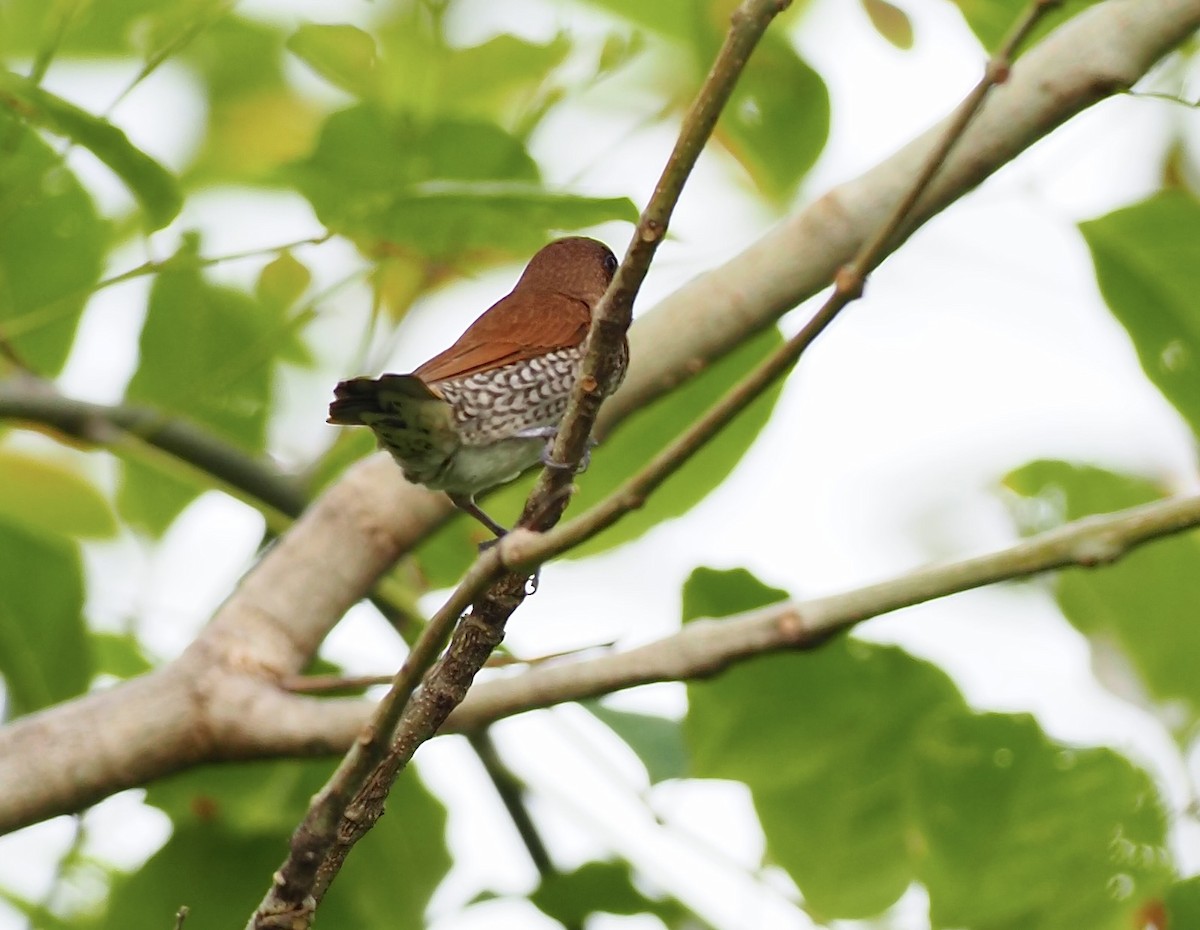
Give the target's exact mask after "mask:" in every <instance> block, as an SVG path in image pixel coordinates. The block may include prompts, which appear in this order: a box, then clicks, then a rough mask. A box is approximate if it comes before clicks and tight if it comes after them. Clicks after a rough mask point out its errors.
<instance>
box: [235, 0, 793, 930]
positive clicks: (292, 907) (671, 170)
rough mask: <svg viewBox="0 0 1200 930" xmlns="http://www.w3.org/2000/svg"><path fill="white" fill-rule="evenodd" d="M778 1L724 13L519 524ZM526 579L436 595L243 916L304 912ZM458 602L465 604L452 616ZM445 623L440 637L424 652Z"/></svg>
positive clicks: (616, 348) (578, 445)
mask: <svg viewBox="0 0 1200 930" xmlns="http://www.w3.org/2000/svg"><path fill="white" fill-rule="evenodd" d="M789 3H790V0H744V2H743V3H742V4H741V5H740V6H739V7H738V9H737V10H736V11H735V12H734V14H733V16H732V18H731V23H730V27H729V31H728V33H727V34H726V39H725V43H724V45H723V46H722V47H721V50H720V52H719V53H718V55H717V59H716V61H715V62H714V64H713V67H712V70H711V71H710V72H709V74H708V77H707V78H706V79H705V81H704V84H703V86H702V87H701V89H700V93H699V95H698V97H697V99H696V102H695V103H694V104H693V106H692V108H691V110H690V111H689V113H688V115H687V117H686V118H685V119H684V122H683V126H682V128H681V130H680V136H679V140H678V142H677V143H676V145H675V149H674V151H673V152H672V155H671V158H670V159H669V160H668V162H667V166H666V167H665V168H664V170H663V174H662V177H661V179H660V181H659V183H658V186H657V187H656V189H655V191H654V194H653V195H652V196H651V199H650V203H649V205H648V206H647V208H646V211H645V213H643V215H642V218H641V220H640V221H639V223H638V227H637V230H636V232H635V237H634V241H633V244H632V245H631V246H630V248H629V251H628V253H627V255H626V257H625V260H624V261H623V262H622V263H621V267H620V268H619V269H618V271H617V274H616V277H615V279H614V281H613V283H612V285H611V286H610V287H609V289H608V293H607V294H605V296H604V298H603V299H602V300H601V302H600V305H599V306H598V307H597V308H596V311H595V312H594V314H593V319H592V327H591V330H590V332H589V334H588V339H587V344H586V345H587V347H586V351H585V355H584V358H583V361H582V363H581V367H580V375H579V378H578V379H577V382H576V385H575V389H574V390H573V392H572V396H571V399H570V402H569V403H568V405H567V410H566V413H565V415H564V418H563V421H562V422H561V424H560V426H559V434H558V439H557V440H556V442H555V447H554V454H555V455H556V456H557V461H559V462H565V463H566V464H567V466H568V467H567V468H565V469H563V468H558V469H552V468H547V469H545V471H544V472H543V475H542V478H541V480H540V481H539V482H538V484H537V485H536V486H535V488H534V490H533V492H532V493H531V495H530V497H529V500H528V502H527V503H526V506H525V512H524V514H523V515H522V517H521V520H520V525H521V526H523V527H536V528H539V529H541V528H546V527H548V526H551V525H553V524H554V523H555V522H556V521H557V520H558V517H559V515H560V514H561V513H562V510H563V508H564V507H565V506H566V495H565V493H564V492H566V491H567V490H568V489H569V486H570V476H571V474H572V473H573V471H574V467H575V465H576V464H577V463H578V462H579V461H580V459H581V458H582V456H583V453H584V450H585V447H586V443H587V438H588V435H589V433H590V432H591V427H592V424H593V423H594V422H595V416H596V413H597V411H598V410H599V406H600V403H601V402H602V401H603V399H604V391H603V389H602V386H603V385H605V384H607V383H609V381H610V380H611V376H612V375H613V373H614V372H615V371H616V368H617V365H618V364H619V361H618V359H619V356H620V354H621V348H622V343H623V341H624V339H625V331H626V330H627V329H628V327H629V322H630V320H631V319H632V307H633V300H634V298H635V296H636V294H637V291H638V288H639V287H640V286H641V282H642V280H643V279H644V277H645V274H646V270H647V269H648V268H649V265H650V260H651V258H652V257H653V255H654V252H655V250H656V248H657V244H658V241H659V239H660V238H661V237H662V235H663V234H664V233H665V232H666V228H667V223H668V220H669V218H670V216H671V213H672V211H673V210H674V208H675V204H676V202H677V201H678V199H679V194H680V192H681V191H682V190H683V185H684V183H685V182H686V180H687V177H688V175H689V174H690V173H691V170H692V167H693V166H694V165H695V163H696V159H697V158H698V157H699V154H700V152H701V150H702V149H703V148H704V145H705V144H706V143H707V141H708V137H709V135H710V134H711V133H712V129H713V127H714V126H715V125H716V121H717V117H718V116H719V115H720V112H721V109H722V107H723V106H724V105H725V102H726V101H727V100H728V99H729V96H730V94H731V93H732V91H733V86H734V84H736V82H737V79H738V77H739V76H740V74H741V72H742V70H743V68H744V67H745V65H746V62H747V60H748V58H749V56H750V53H751V52H752V51H753V49H754V47H755V46H756V45H757V44H758V40H759V38H760V37H761V36H762V34H763V33H764V32H765V31H766V28H767V26H769V25H770V23H771V22H772V20H773V19H774V18H775V16H776V15H777V14H778V13H779V12H781V11H782V10H783V9H784V8H786V7H787V6H788V5H789ZM528 580H529V579H528V574H527V573H519V574H517V573H512V572H508V573H505V572H504V571H503V566H502V563H501V561H500V558H499V553H498V552H497V551H496V550H495V549H493V550H491V551H489V552H488V553H486V554H485V555H483V556H482V557H481V558H479V559H478V560H477V561H476V563H475V565H474V566H472V568H471V570H470V571H469V572H468V574H467V577H466V578H465V579H464V580H463V582H462V583H461V584H460V585H459V587H458V589H457V590H456V591H455V593H454V594H453V595H451V598H450V600H449V601H448V602H447V604H446V605H445V606H444V607H443V608H442V609H441V610H439V611H438V613H437V614H436V615H435V616H434V617H433V618H432V619H431V620H430V623H429V626H428V627H427V628H426V630H425V631H424V632H423V633H422V635H421V638H420V639H419V640H418V642H417V643H416V645H415V646H414V647H413V650H412V653H410V655H409V657H408V660H407V661H406V662H405V663H404V666H403V667H402V668H401V670H400V671H399V672H398V673H397V675H396V679H395V681H394V683H393V685H392V688H391V690H389V692H388V694H387V695H386V696H385V697H384V698H383V700H382V701H380V703H379V706H378V708H377V709H376V711H375V713H374V714H373V715H372V718H371V720H370V721H369V722H368V723H367V725H366V726H365V727H364V728H363V731H362V733H361V734H360V736H359V738H358V739H357V740H356V741H355V743H354V745H353V746H352V748H351V750H350V751H349V752H348V753H347V755H346V757H345V759H343V761H342V764H341V765H340V766H338V769H337V771H335V772H334V774H333V775H332V776H331V777H330V779H329V781H328V782H327V783H326V785H325V787H324V788H323V789H322V790H321V791H320V792H319V793H318V794H317V796H316V797H315V798H314V799H313V803H312V805H311V806H310V808H309V811H308V813H307V814H306V815H305V818H304V820H303V821H302V822H301V823H300V825H299V826H298V827H297V828H296V831H295V833H294V834H293V836H292V841H291V848H290V851H289V854H288V857H287V859H286V860H285V861H284V863H283V865H282V866H281V867H280V868H279V870H278V871H276V873H275V875H274V876H273V879H272V884H271V888H270V890H269V891H268V892H267V895H266V897H265V898H264V899H263V901H262V903H261V904H260V905H259V907H258V909H257V910H256V911H255V913H254V915H253V917H252V918H251V922H250V927H252V928H254V930H265V928H270V927H280V926H287V927H288V928H292V930H297V928H301V927H305V926H308V925H309V924H310V923H311V922H312V919H313V917H314V915H315V910H316V908H317V906H318V905H319V904H320V902H321V900H322V898H323V897H324V894H325V892H326V890H327V889H328V888H329V885H330V884H331V882H332V881H333V879H334V878H335V877H336V875H337V873H338V872H339V871H340V869H341V866H342V863H343V862H344V861H345V858H346V856H347V855H348V854H349V852H350V850H351V848H352V847H353V846H354V844H355V843H357V842H358V840H359V839H361V838H362V837H363V836H365V835H366V833H367V831H368V830H370V829H371V827H372V826H374V824H375V822H376V821H377V820H378V819H379V817H380V816H381V815H382V813H383V803H384V800H385V799H386V798H387V795H388V792H389V791H390V790H391V786H392V784H393V783H394V781H395V779H396V776H397V775H398V773H399V772H400V770H401V769H402V768H403V767H404V766H405V765H407V764H408V762H409V760H411V758H412V756H413V754H414V753H415V752H416V750H417V747H418V746H419V745H420V744H421V743H423V742H425V741H426V740H428V739H430V738H431V737H432V736H433V735H434V734H435V733H436V732H437V730H438V728H439V727H440V726H441V725H442V723H443V722H444V721H445V719H446V716H447V715H448V714H449V713H450V711H451V710H453V709H454V708H455V707H457V706H458V705H459V704H460V703H461V702H462V700H463V698H465V697H466V694H467V690H468V689H469V688H470V686H471V683H472V681H474V678H475V675H476V674H477V673H478V672H479V670H480V669H481V668H482V667H483V665H484V663H485V662H486V661H487V658H488V656H489V655H491V653H492V650H493V649H495V648H496V646H498V645H499V644H500V642H501V640H502V639H503V637H504V626H505V623H506V622H507V620H508V618H509V617H510V616H511V615H512V613H513V611H514V610H516V608H517V607H518V606H519V605H520V603H521V601H522V600H523V599H524V597H525V585H526V583H527V581H528ZM468 606H469V607H470V613H468V614H466V615H463V613H462V612H463V611H464V610H465V609H466V608H467V607H468ZM451 629H452V630H453V633H452V635H451V638H450V643H449V647H448V648H447V649H446V651H445V653H444V654H442V655H441V658H440V659H437V661H436V663H435V662H434V659H435V658H436V657H437V655H438V653H440V652H441V650H442V647H443V645H444V644H445V638H446V635H447V633H448V632H449V631H450V630H451ZM418 684H420V686H421V687H420V691H417V686H418Z"/></svg>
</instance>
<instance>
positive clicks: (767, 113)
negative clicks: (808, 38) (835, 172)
mask: <svg viewBox="0 0 1200 930" xmlns="http://www.w3.org/2000/svg"><path fill="white" fill-rule="evenodd" d="M599 5H600V6H603V7H606V8H607V9H609V10H611V11H612V12H614V13H616V14H617V15H619V16H623V17H624V18H626V19H629V20H630V21H631V22H634V23H636V24H638V25H640V26H644V27H645V28H647V29H650V30H652V31H653V32H656V33H658V34H660V35H661V36H663V37H665V38H667V39H669V40H671V41H672V42H674V43H677V44H679V45H682V46H683V48H684V49H685V50H686V51H687V53H688V57H689V58H690V62H689V63H690V65H691V67H690V68H685V69H684V76H686V78H687V79H686V80H683V81H677V84H676V87H675V88H673V92H672V93H671V96H672V98H673V99H671V100H670V106H671V108H672V109H673V110H683V109H684V108H685V107H687V106H688V105H690V104H691V101H692V98H693V97H694V95H695V93H696V90H697V89H698V88H699V86H700V82H701V80H702V79H703V77H704V75H705V74H706V73H707V72H708V69H709V67H710V66H711V65H712V62H713V59H714V58H715V57H716V54H717V51H718V49H719V48H720V46H721V41H722V39H723V37H724V35H725V32H726V28H727V26H728V23H729V14H730V13H731V12H732V11H733V8H734V6H735V4H733V3H730V2H728V0H670V2H658V3H641V2H638V0H599ZM674 70H675V71H676V72H678V71H679V70H680V69H678V68H676V69H674ZM673 76H675V77H678V75H673ZM829 106H830V104H829V93H828V90H827V89H826V87H825V83H824V81H822V80H821V78H820V76H819V75H818V74H817V73H816V71H814V70H813V69H812V68H811V67H810V66H809V65H808V63H807V62H805V61H804V60H803V59H802V58H801V57H800V55H799V54H798V53H797V52H796V49H795V48H793V47H792V45H791V44H790V43H789V42H788V41H787V39H786V38H784V37H783V36H782V35H781V34H780V33H779V32H778V31H777V30H775V29H772V30H770V31H768V32H767V33H766V34H765V35H764V36H763V38H762V40H761V41H760V42H759V44H758V47H757V48H756V49H755V50H754V53H753V55H752V56H751V58H750V61H749V63H748V64H747V66H746V68H745V70H744V71H743V73H742V75H741V77H740V78H739V79H738V83H737V86H736V87H735V88H734V91H733V95H732V96H731V97H730V100H729V103H728V105H727V106H726V107H725V110H724V112H722V114H721V119H720V122H719V123H718V124H717V129H716V134H715V137H716V139H717V141H719V142H720V143H721V145H723V146H725V148H727V149H728V150H729V152H730V153H731V154H732V155H733V157H734V158H736V159H737V160H738V162H740V163H741V165H742V167H743V168H744V169H745V170H746V172H747V173H748V174H749V175H750V177H751V178H752V179H753V180H754V182H755V183H756V184H757V185H758V187H759V190H760V191H761V193H762V194H763V195H764V196H765V197H767V198H769V199H770V200H772V201H774V202H776V203H783V202H786V201H787V200H789V199H790V198H791V197H792V196H793V195H794V194H795V192H796V188H797V186H798V184H799V182H800V181H801V179H802V178H803V177H804V175H805V174H806V173H807V172H808V170H809V169H810V168H811V167H812V166H813V164H814V163H815V162H816V159H817V156H818V155H820V153H821V150H822V149H823V148H824V146H825V141H826V139H827V138H828V136H829V120H830V110H829Z"/></svg>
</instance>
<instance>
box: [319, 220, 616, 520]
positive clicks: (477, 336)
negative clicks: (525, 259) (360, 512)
mask: <svg viewBox="0 0 1200 930" xmlns="http://www.w3.org/2000/svg"><path fill="white" fill-rule="evenodd" d="M617 264H618V263H617V259H616V256H615V255H613V253H612V251H611V250H610V249H609V248H608V246H606V245H605V244H604V243H602V242H600V241H598V240H596V239H590V238H587V237H585V236H569V237H566V238H562V239H556V240H554V241H553V242H551V243H549V244H548V245H546V246H544V247H543V248H542V249H541V250H540V251H538V252H537V253H536V254H535V255H534V256H533V258H531V259H530V260H529V264H528V265H526V267H525V271H524V272H523V273H522V274H521V277H520V279H519V280H518V281H517V283H516V285H515V286H514V287H513V289H512V291H511V292H509V293H508V294H507V295H505V296H504V297H502V298H500V300H498V301H496V303H494V304H492V305H491V306H490V307H489V308H488V309H487V310H485V311H484V312H483V313H482V314H481V315H480V316H479V318H478V319H477V320H475V322H474V323H472V324H471V325H470V326H469V327H467V329H466V331H465V332H464V333H463V334H462V335H461V336H460V337H459V338H458V340H457V341H456V342H455V343H454V344H453V345H452V346H450V348H448V349H446V350H445V351H444V352H440V353H438V354H437V355H435V356H434V357H433V358H431V359H429V361H427V362H425V363H424V364H423V365H421V366H419V367H418V368H416V369H415V370H413V371H412V372H410V373H408V374H384V375H381V376H380V377H378V378H369V377H361V378H351V379H349V380H347V381H341V382H339V383H338V384H337V386H336V387H335V388H334V400H333V402H332V403H331V404H330V405H329V419H328V420H327V422H329V423H333V424H337V425H340V426H367V427H370V428H371V429H372V430H373V431H374V433H375V436H376V438H377V439H378V441H379V445H380V446H381V447H382V448H383V449H385V450H386V451H388V452H389V453H391V456H392V458H393V459H395V461H396V463H397V464H399V466H400V468H401V469H402V470H403V472H404V477H405V478H406V479H407V480H408V481H410V482H413V483H414V484H420V485H424V486H425V487H427V488H431V489H433V490H435V491H444V492H445V493H446V495H447V496H448V497H449V498H450V500H451V502H452V503H453V504H454V505H455V506H456V507H458V508H459V509H460V510H462V511H464V512H466V513H468V514H470V515H471V516H472V517H474V518H475V519H477V520H478V521H479V522H480V523H482V524H483V525H484V526H485V527H487V528H488V529H489V530H490V531H491V532H492V533H494V534H495V535H496V536H497V537H501V536H503V535H504V534H505V533H506V532H507V529H506V528H505V527H504V526H503V525H502V524H500V523H497V522H496V521H495V520H493V519H492V518H491V517H490V516H488V515H487V514H486V513H485V512H484V511H483V509H482V508H481V507H480V506H479V505H478V504H477V503H476V501H475V496H476V495H477V494H479V493H481V492H482V491H486V490H488V489H489V488H493V487H496V486H497V485H500V484H504V483H505V482H507V481H510V480H512V479H513V478H515V477H517V475H519V474H520V473H521V472H523V471H525V470H526V469H527V468H529V467H531V466H533V465H534V464H536V463H537V462H539V461H541V462H542V463H543V464H546V465H550V466H557V465H558V464H559V463H556V462H554V461H552V460H551V458H550V448H551V446H552V444H553V440H554V437H555V436H556V435H557V428H558V424H559V422H560V421H561V420H562V416H563V413H564V412H565V410H566V407H567V400H568V399H569V398H570V396H571V391H572V389H573V388H574V385H575V381H576V379H577V377H578V374H579V366H580V363H581V361H582V359H583V353H584V340H585V339H586V337H587V334H588V329H589V327H590V326H591V320H592V312H593V311H594V310H595V308H596V305H597V304H598V303H599V302H600V298H601V297H603V296H604V292H605V291H606V290H607V289H608V286H609V284H610V283H611V281H612V279H613V276H614V274H615V273H616V270H617ZM628 362H629V345H628V342H626V341H624V340H623V341H622V346H621V350H620V353H619V356H618V358H617V360H616V365H615V366H614V370H613V375H612V377H611V378H610V379H609V383H607V384H605V385H603V389H604V392H605V394H609V393H611V392H612V391H615V390H616V389H617V387H618V385H619V384H620V383H621V380H622V379H623V378H624V376H625V369H626V367H627V366H628Z"/></svg>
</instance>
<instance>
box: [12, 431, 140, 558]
mask: <svg viewBox="0 0 1200 930" xmlns="http://www.w3.org/2000/svg"><path fill="white" fill-rule="evenodd" d="M0 521H3V522H6V523H18V524H21V525H22V526H24V527H25V528H26V529H29V530H32V531H33V532H35V533H40V534H42V535H45V536H49V537H50V538H51V539H53V538H56V537H59V536H85V537H90V538H98V537H107V536H112V535H113V534H114V533H116V531H117V522H116V519H115V518H114V517H113V512H112V508H110V507H109V505H108V501H106V500H105V499H104V497H103V496H102V495H101V494H100V492H99V491H98V490H96V487H95V486H94V485H93V484H92V483H91V482H90V481H88V480H87V479H86V478H84V477H83V476H82V475H80V474H79V473H78V472H76V471H75V470H74V469H71V468H67V467H66V466H64V465H60V464H58V463H56V462H49V461H46V460H45V459H41V458H37V457H35V456H32V455H26V454H24V453H21V452H18V451H16V450H13V449H0Z"/></svg>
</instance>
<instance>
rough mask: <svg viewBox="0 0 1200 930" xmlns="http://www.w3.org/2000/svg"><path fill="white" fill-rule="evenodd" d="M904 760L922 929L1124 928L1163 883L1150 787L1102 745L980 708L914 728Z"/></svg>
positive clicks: (1161, 835)
mask: <svg viewBox="0 0 1200 930" xmlns="http://www.w3.org/2000/svg"><path fill="white" fill-rule="evenodd" d="M914 756H915V760H914V765H913V769H912V773H913V774H912V777H913V802H914V804H913V815H914V818H915V824H916V828H917V829H918V830H919V831H920V833H921V835H922V837H923V845H924V847H925V855H924V856H923V857H922V858H921V861H920V877H921V881H922V882H923V883H924V884H925V886H926V887H927V888H928V889H929V899H930V916H931V918H932V923H933V926H934V927H937V928H949V927H972V928H974V927H980V928H984V927H985V928H987V930H1062V928H1064V927H1088V928H1091V930H1128V928H1130V927H1133V926H1134V922H1133V920H1132V916H1133V914H1134V913H1135V912H1136V910H1137V909H1138V908H1139V906H1140V905H1141V904H1142V903H1143V902H1145V901H1146V900H1147V899H1151V898H1156V897H1157V896H1158V895H1159V894H1160V893H1161V890H1162V888H1163V886H1164V885H1165V884H1166V882H1167V881H1168V880H1169V878H1170V873H1171V870H1170V866H1169V855H1168V853H1167V850H1166V848H1165V843H1166V820H1165V815H1164V812H1163V809H1162V807H1161V805H1160V802H1159V800H1158V796H1157V792H1156V790H1155V787H1154V783H1153V781H1152V780H1151V779H1150V777H1149V776H1148V775H1147V774H1146V773H1145V772H1144V771H1142V770H1141V769H1138V768H1136V767H1134V766H1133V765H1132V764H1131V763H1130V762H1129V761H1128V760H1127V759H1125V758H1123V757H1121V756H1119V755H1117V754H1116V753H1114V752H1112V751H1111V750H1107V749H1089V750H1075V749H1068V748H1065V747H1063V746H1062V745H1061V744H1058V743H1054V742H1053V741H1051V740H1049V739H1047V738H1046V736H1045V734H1043V733H1042V731H1041V729H1040V728H1039V727H1038V726H1037V724H1036V723H1035V722H1034V721H1033V719H1032V718H1031V717H1027V716H1024V715H1015V716H1010V715H1001V714H985V715H975V716H972V717H965V716H961V715H960V716H947V717H944V718H943V719H941V720H939V721H937V722H936V723H935V724H934V725H931V726H928V727H926V728H925V729H924V731H923V732H922V733H920V734H919V735H918V738H917V739H916V741H915V744H914Z"/></svg>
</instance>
